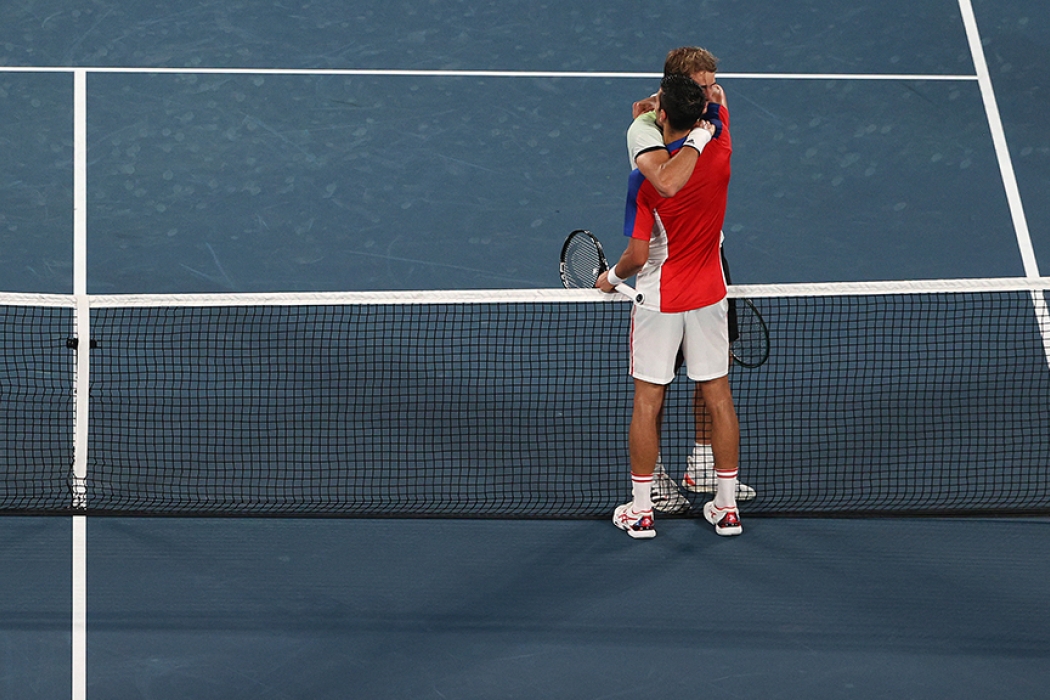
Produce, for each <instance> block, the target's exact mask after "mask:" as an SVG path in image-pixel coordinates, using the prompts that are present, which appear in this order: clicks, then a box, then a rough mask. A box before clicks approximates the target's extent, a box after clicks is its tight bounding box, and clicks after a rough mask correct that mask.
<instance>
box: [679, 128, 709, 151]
mask: <svg viewBox="0 0 1050 700" xmlns="http://www.w3.org/2000/svg"><path fill="white" fill-rule="evenodd" d="M710 140H711V132H710V131H708V130H707V129H701V128H700V127H697V128H695V129H693V130H692V131H690V132H689V136H687V137H686V139H685V143H683V144H682V145H683V146H692V147H693V148H695V149H696V150H697V152H703V150H704V146H706V145H707V144H708V142H709V141H710Z"/></svg>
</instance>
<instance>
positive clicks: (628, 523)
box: [612, 501, 656, 540]
mask: <svg viewBox="0 0 1050 700" xmlns="http://www.w3.org/2000/svg"><path fill="white" fill-rule="evenodd" d="M612 521H613V525H615V526H616V527H618V528H620V529H621V530H623V531H624V532H626V533H627V534H628V535H630V536H631V537H633V538H634V539H636V540H647V539H651V538H653V537H656V521H655V520H654V519H653V511H651V510H643V511H636V510H635V509H634V501H631V502H630V503H624V504H623V505H622V506H618V507H617V508H616V510H614V511H613V518H612Z"/></svg>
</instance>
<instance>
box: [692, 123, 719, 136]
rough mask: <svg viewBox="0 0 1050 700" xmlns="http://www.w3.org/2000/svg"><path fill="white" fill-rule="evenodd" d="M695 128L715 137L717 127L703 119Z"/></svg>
mask: <svg viewBox="0 0 1050 700" xmlns="http://www.w3.org/2000/svg"><path fill="white" fill-rule="evenodd" d="M694 128H696V129H703V130H705V131H706V132H707V133H709V134H711V135H712V136H714V135H715V125H714V124H712V123H711V122H709V121H706V120H704V119H701V120H700V121H698V122H697V123H696V126H695V127H694Z"/></svg>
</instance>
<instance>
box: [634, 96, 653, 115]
mask: <svg viewBox="0 0 1050 700" xmlns="http://www.w3.org/2000/svg"><path fill="white" fill-rule="evenodd" d="M657 106H659V100H658V99H657V97H656V95H651V96H649V97H646V98H645V99H644V100H639V101H638V102H635V103H634V104H633V105H631V119H637V118H638V117H640V116H642V115H643V114H645V113H646V112H653V111H655V110H656V108H657Z"/></svg>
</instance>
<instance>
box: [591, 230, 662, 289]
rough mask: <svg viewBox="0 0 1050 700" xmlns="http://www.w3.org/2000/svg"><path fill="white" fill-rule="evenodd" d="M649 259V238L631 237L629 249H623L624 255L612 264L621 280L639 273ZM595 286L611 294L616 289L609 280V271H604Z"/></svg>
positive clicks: (628, 243) (628, 244)
mask: <svg viewBox="0 0 1050 700" xmlns="http://www.w3.org/2000/svg"><path fill="white" fill-rule="evenodd" d="M648 261H649V239H647V238H646V239H643V238H631V239H630V240H629V241H628V242H627V250H625V251H623V255H621V256H620V259H619V261H617V263H616V264H615V265H613V266H612V270H613V271H614V272H615V274H616V276H617V278H618V279H619V280H625V279H628V278H630V277H634V276H635V275H637V274H638V273H639V272H640V271H641V269H642V268H643V267H645V263H646V262H648ZM594 286H596V287H597V288H598V289H600V290H602V291H603V292H605V293H606V294H611V293H612V292H613V291H615V288H614V286H613V285H612V284H611V283H610V282H609V272H603V273H602V274H601V275H600V276H599V277H598V282H597V283H596V284H595V285H594Z"/></svg>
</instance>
